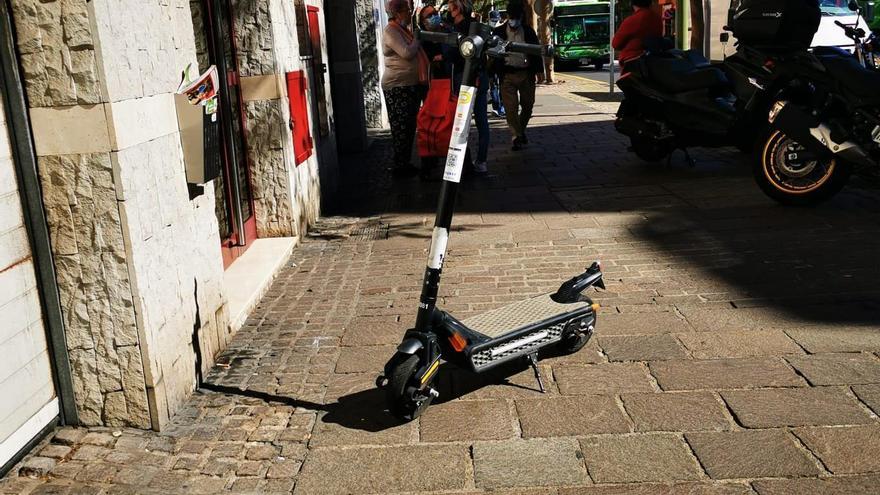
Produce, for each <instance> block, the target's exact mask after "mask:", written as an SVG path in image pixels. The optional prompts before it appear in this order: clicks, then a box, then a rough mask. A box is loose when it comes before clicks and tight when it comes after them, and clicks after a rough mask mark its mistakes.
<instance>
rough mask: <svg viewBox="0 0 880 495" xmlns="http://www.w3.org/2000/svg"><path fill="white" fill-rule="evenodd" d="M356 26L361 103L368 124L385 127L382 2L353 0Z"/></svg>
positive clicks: (372, 126)
mask: <svg viewBox="0 0 880 495" xmlns="http://www.w3.org/2000/svg"><path fill="white" fill-rule="evenodd" d="M356 1H357V3H356V8H357V29H358V37H359V43H358V46H359V47H360V59H361V73H362V74H363V76H362V77H363V86H364V105H365V114H366V115H365V117H366V119H367V126H368V127H370V128H373V129H379V128H382V127H383V126H384V121H385V119H384V117H383V110H382V86H381V82H382V75H381V72H380V68H381V66H382V54H381V50H382V45H381V42H382V38H381V36H380V35H379V33H381V31H382V22H381V17H382V10H381V9H382V8H383V7H382V3H383V2H382V1H380V0H356Z"/></svg>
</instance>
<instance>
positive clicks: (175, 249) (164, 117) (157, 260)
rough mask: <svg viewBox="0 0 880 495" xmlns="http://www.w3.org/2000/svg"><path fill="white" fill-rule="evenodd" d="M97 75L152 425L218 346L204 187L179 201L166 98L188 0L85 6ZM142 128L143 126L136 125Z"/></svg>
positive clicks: (187, 46)
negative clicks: (199, 361)
mask: <svg viewBox="0 0 880 495" xmlns="http://www.w3.org/2000/svg"><path fill="white" fill-rule="evenodd" d="M92 3H93V9H94V14H93V16H94V17H93V19H94V23H95V27H96V33H97V34H96V39H98V40H99V41H98V45H99V48H98V50H97V52H98V60H99V65H100V67H101V71H102V73H103V74H104V76H105V77H106V81H107V83H106V92H107V95H106V96H107V99H108V101H111V102H114V103H111V104H109V105H108V109H107V110H108V115H110V116H111V117H110V121H111V130H112V134H113V135H114V138H113V139H111V141H112V142H114V143H115V145H116V146H114V149H113V150H112V152H111V160H112V164H113V174H114V183H115V188H116V195H117V201H118V203H119V211H120V214H121V217H122V220H123V226H124V229H123V230H124V238H125V246H126V251H127V253H128V260H127V262H128V267H129V272H130V276H131V280H132V293H133V296H134V306H135V313H136V317H137V322H138V329H139V338H140V342H141V349H142V355H143V362H144V371H145V375H146V381H147V392H148V395H149V398H150V408H151V417H152V421H153V427H154V428H161V427H162V426H163V425H164V424H165V423H166V422H167V421H168V419H169V418H170V416H171V415H173V412H174V411H175V410H176V409H177V408H178V407H179V406H180V405H181V404H182V403H183V401H184V400H185V399H186V398H187V397H188V396H189V394H190V393H191V392H192V390H193V389H194V386H195V380H196V372H195V360H196V349H194V347H193V332H194V331H195V330H196V329H198V331H199V333H200V338H201V341H200V344H201V348H202V352H203V358H204V362H203V369H206V368H207V367H208V366H209V365H210V364H211V363H212V362H213V357H214V355H215V353H216V352H218V351H219V350H220V349H221V348H222V347H223V346H225V343H226V341H227V340H228V338H229V336H228V325H227V323H226V322H227V320H228V316H227V315H226V310H225V300H224V297H223V291H222V281H223V265H222V256H221V252H220V239H219V234H218V226H217V219H216V217H215V214H214V190H213V186H211V185H208V186H207V187H206V188H205V194H204V195H202V196H200V197H198V198H196V199H194V200H190V199H189V194H188V191H187V187H186V176H185V172H184V168H183V155H182V151H181V147H180V139H179V132H178V129H177V121H176V113H175V110H174V102H173V97H172V94H173V92H174V91H175V90H176V89H177V86H178V84H179V77H180V73H181V71H182V70H183V69H184V67H186V65H187V64H189V63H191V62H192V63H193V64H194V66H196V67H197V65H195V42H194V40H193V27H192V20H191V13H190V10H189V2H188V0H160V1H156V0H150V1H144V2H138V4H137V6H136V7H135V6H134V5H133V4H132V3H131V2H130V1H126V0H94V1H93V2H92ZM145 122H149V123H150V125H144V123H145Z"/></svg>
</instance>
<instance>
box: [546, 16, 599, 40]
mask: <svg viewBox="0 0 880 495" xmlns="http://www.w3.org/2000/svg"><path fill="white" fill-rule="evenodd" d="M609 19H610V17H609V16H607V15H596V16H584V17H559V18H557V20H556V25H557V28H556V29H557V32H558V33H559V34H558V37H557V40H556V44H558V45H597V44H601V43H605V44H607V43H608V37H609V26H608V21H609Z"/></svg>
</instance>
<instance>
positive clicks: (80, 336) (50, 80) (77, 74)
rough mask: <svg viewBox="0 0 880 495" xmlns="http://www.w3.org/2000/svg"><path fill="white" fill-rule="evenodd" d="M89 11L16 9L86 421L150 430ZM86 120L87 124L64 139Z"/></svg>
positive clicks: (64, 6)
mask: <svg viewBox="0 0 880 495" xmlns="http://www.w3.org/2000/svg"><path fill="white" fill-rule="evenodd" d="M88 7H89V4H88V3H87V2H86V1H85V0H80V1H75V0H68V1H58V0H56V1H48V2H47V1H43V0H13V1H12V12H13V17H14V19H15V22H16V31H17V44H18V49H19V53H20V58H21V64H22V69H23V71H22V73H23V77H24V78H25V86H26V91H27V95H28V100H29V103H30V105H31V106H32V107H33V108H32V110H31V118H32V120H33V126H34V134H35V141H36V143H35V144H36V147H37V155H38V167H39V169H40V175H41V182H42V187H43V194H44V201H45V206H46V212H47V217H48V223H49V229H50V234H51V238H52V249H53V253H54V256H55V263H56V270H57V272H58V284H59V292H60V296H61V303H62V307H63V316H64V323H65V328H66V330H67V343H68V347H69V352H70V363H71V367H72V371H73V383H74V389H75V394H76V403H77V408H78V413H79V417H80V420H81V421H82V422H84V423H86V424H102V423H106V424H112V425H130V426H137V427H149V426H150V418H149V407H148V400H147V394H146V382H145V377H144V372H143V366H142V363H141V359H140V349H139V341H138V331H137V330H138V329H137V325H136V323H135V312H134V301H133V296H132V287H131V280H130V277H129V272H128V267H127V263H126V258H127V256H126V249H125V243H124V235H123V226H122V220H121V217H120V212H119V208H118V205H117V202H116V194H115V189H114V183H113V171H112V166H111V161H110V154H109V151H110V146H109V144H110V140H109V130H108V129H107V127H106V125H103V126H102V123H101V116H103V115H104V108H103V102H104V101H105V100H104V97H103V95H102V91H101V87H100V84H99V80H100V75H99V74H100V71H99V68H98V65H97V62H96V56H95V55H96V52H95V42H94V38H93V33H92V28H91V22H90V14H89V11H88ZM95 121H98V123H97V125H89V124H94V123H95ZM78 122H81V123H83V124H86V125H81V126H80V127H78V128H77V129H76V132H73V133H70V134H67V135H57V134H56V132H60V131H61V130H62V129H60V128H59V127H61V126H73V125H77V123H78Z"/></svg>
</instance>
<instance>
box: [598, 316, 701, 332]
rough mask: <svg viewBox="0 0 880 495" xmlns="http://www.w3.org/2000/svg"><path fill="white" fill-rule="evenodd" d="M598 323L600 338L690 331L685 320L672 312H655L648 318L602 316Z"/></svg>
mask: <svg viewBox="0 0 880 495" xmlns="http://www.w3.org/2000/svg"><path fill="white" fill-rule="evenodd" d="M599 321H600V322H601V323H600V324H599V325H598V326H597V329H598V330H597V334H598V335H600V336H609V335H645V334H664V333H681V332H685V331H689V330H690V329H691V326H690V325H689V324H688V322H687V321H686V320H684V319H682V318H680V317H679V316H678V315H676V314H675V313H672V312H657V313H652V314H651V315H650V316H648V315H640V314H639V315H637V314H628V313H620V314H602V315H601V316H600V320H599Z"/></svg>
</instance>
